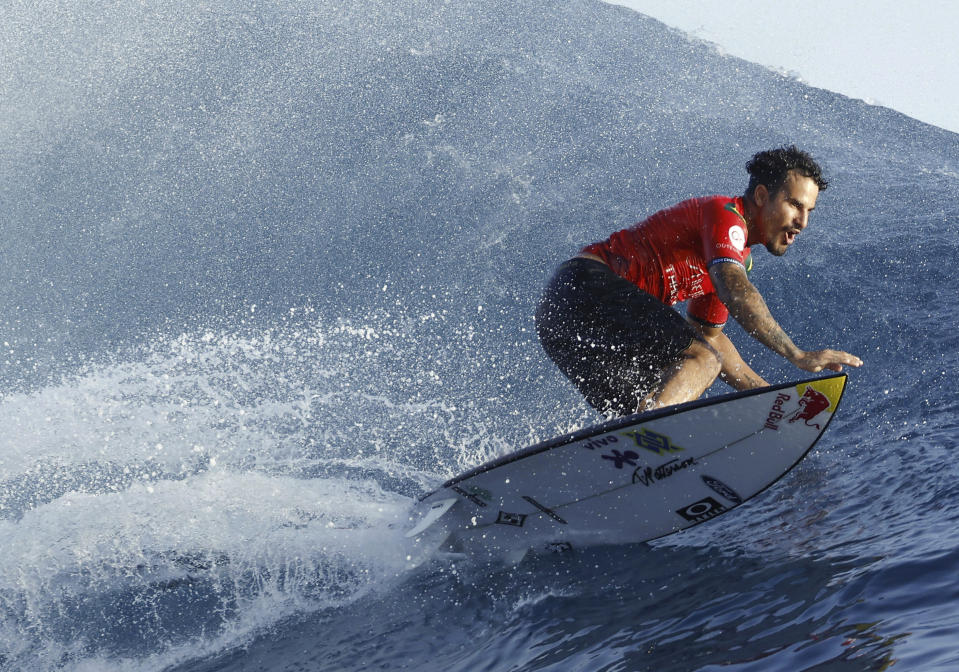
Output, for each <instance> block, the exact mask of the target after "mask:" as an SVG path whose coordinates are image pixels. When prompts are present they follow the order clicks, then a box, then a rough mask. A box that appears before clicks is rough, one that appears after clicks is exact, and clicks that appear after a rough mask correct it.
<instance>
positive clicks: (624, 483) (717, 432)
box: [407, 374, 846, 557]
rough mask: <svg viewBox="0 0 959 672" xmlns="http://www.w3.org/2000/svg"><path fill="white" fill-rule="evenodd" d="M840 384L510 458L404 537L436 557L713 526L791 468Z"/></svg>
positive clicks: (752, 397)
mask: <svg viewBox="0 0 959 672" xmlns="http://www.w3.org/2000/svg"><path fill="white" fill-rule="evenodd" d="M845 386H846V375H845V374H833V375H829V376H825V377H822V378H815V379H809V380H802V381H797V382H793V383H786V384H782V385H774V386H771V387H766V388H761V389H757V390H749V391H746V392H737V393H733V394H727V395H723V396H718V397H712V398H709V399H703V400H699V401H694V402H690V403H687V404H681V405H678V406H672V407H668V408H665V409H660V410H657V411H651V412H648V413H642V414H638V415H631V416H628V417H625V418H620V419H617V420H613V421H610V422H607V423H604V424H601V425H597V426H595V427H591V428H588V429H584V430H581V431H578V432H574V433H572V434H567V435H565V436H561V437H558V438H556V439H552V440H550V441H546V442H544V443H540V444H537V445H535V446H531V447H529V448H525V449H523V450H519V451H517V452H514V453H511V454H509V455H505V456H503V457H501V458H499V459H496V460H493V461H491V462H488V463H486V464H483V465H481V466H479V467H476V468H475V469H471V470H470V471H467V472H465V473H463V474H460V475H459V476H457V477H455V478H453V479H450V480H449V481H447V482H446V483H444V484H443V485H442V486H441V487H440V488H438V489H437V490H435V491H434V492H431V493H430V494H428V495H426V496H425V497H423V498H422V499H421V500H420V501H419V502H418V503H417V505H416V506H415V507H414V509H413V512H412V515H411V518H410V520H411V529H410V530H409V531H408V532H407V536H408V537H412V538H416V539H417V540H419V542H420V543H423V544H430V545H435V546H436V547H438V548H441V549H442V550H444V551H448V552H456V553H466V554H470V555H476V554H480V555H490V556H497V557H502V556H504V555H510V554H514V555H515V554H516V553H517V552H525V551H526V550H529V549H541V550H555V551H565V550H569V549H571V548H575V547H579V546H589V545H598V544H620V543H635V542H642V541H650V540H652V539H656V538H658V537H662V536H664V535H667V534H672V533H673V532H678V531H679V530H682V529H685V528H687V527H691V526H693V525H697V524H699V523H703V522H706V521H707V520H711V519H713V518H715V517H716V516H719V515H721V514H723V513H726V512H727V511H729V510H731V509H733V508H735V507H736V506H739V505H740V504H742V503H743V502H745V501H747V500H749V499H750V498H752V497H755V496H756V495H757V494H759V493H760V492H762V491H763V490H765V489H766V488H768V487H769V486H770V485H772V484H773V483H775V482H776V481H777V480H779V479H780V478H781V477H782V476H783V475H784V474H785V473H786V472H788V471H789V470H790V469H792V468H793V467H794V466H795V465H796V464H797V463H798V462H799V461H800V460H801V459H802V458H803V457H804V456H805V455H806V453H808V452H809V450H810V449H811V448H812V447H813V445H815V443H816V441H817V440H818V439H819V437H820V436H822V433H823V432H824V431H825V430H826V427H827V425H828V424H829V421H830V420H831V419H832V417H833V414H834V413H835V411H836V407H837V405H838V404H839V400H840V398H841V397H842V393H843V390H844V389H845Z"/></svg>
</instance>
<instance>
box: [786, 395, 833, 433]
mask: <svg viewBox="0 0 959 672" xmlns="http://www.w3.org/2000/svg"><path fill="white" fill-rule="evenodd" d="M829 405H830V401H829V397H827V396H826V395H825V394H823V393H822V392H819V391H817V390H814V389H813V388H812V387H811V386H809V385H807V386H806V391H805V392H803V395H802V397H800V399H799V410H798V411H796V412H795V413H793V414H792V415H790V416H789V422H790V423H792V422H797V421H799V420H802V421H804V422H805V423H806V424H807V425H808V426H809V427H815V428H816V429H822V427H821V426H820V425H818V424H816V423H814V422H811V420H814V419H815V418H816V416H817V415H819V414H820V413H822V412H823V411H825V410H826V409H827V408H829Z"/></svg>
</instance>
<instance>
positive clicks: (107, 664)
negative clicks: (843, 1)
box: [0, 0, 959, 672]
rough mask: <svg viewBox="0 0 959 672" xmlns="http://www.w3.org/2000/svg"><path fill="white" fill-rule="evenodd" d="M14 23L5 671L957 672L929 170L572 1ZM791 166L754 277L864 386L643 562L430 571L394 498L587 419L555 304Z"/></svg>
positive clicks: (940, 175) (612, 557) (737, 72)
mask: <svg viewBox="0 0 959 672" xmlns="http://www.w3.org/2000/svg"><path fill="white" fill-rule="evenodd" d="M0 26H2V27H3V34H4V40H3V42H2V44H0V110H2V114H0V143H2V144H0V222H2V226H0V240H2V247H0V255H2V259H0V261H2V263H0V343H2V345H3V352H2V357H0V383H2V387H0V390H2V391H0V670H4V671H7V670H10V671H11V672H12V671H14V670H17V671H19V670H78V671H87V670H98V671H99V670H178V671H184V672H185V671H187V670H189V671H200V670H203V671H213V670H217V671H220V670H223V671H240V670H331V671H333V670H342V671H351V670H370V669H426V670H463V671H473V670H489V671H505V670H516V671H518V670H563V671H568V670H583V671H594V670H608V671H630V670H677V671H685V670H701V671H718V670H737V671H740V672H742V671H751V670H763V671H768V670H789V671H794V670H881V669H887V668H889V667H890V666H892V665H893V664H895V669H903V670H954V669H956V668H957V667H959V652H957V649H956V647H955V642H956V641H957V637H959V615H957V613H956V609H955V607H954V605H955V604H956V600H957V599H959V582H957V581H956V579H955V576H956V570H957V567H959V533H957V532H956V529H957V522H959V485H957V483H959V478H957V476H959V467H957V466H956V464H955V461H954V454H955V450H956V448H957V442H959V397H957V394H956V386H955V381H956V379H957V375H959V362H957V355H956V353H957V352H959V336H957V332H956V328H955V314H956V311H957V309H959V300H957V298H956V294H955V291H954V286H955V285H956V281H957V275H956V270H955V261H956V259H957V258H959V249H957V248H959V243H957V240H956V235H955V230H956V225H957V222H959V205H957V203H959V201H957V198H956V197H957V195H959V136H957V135H955V134H951V133H949V132H946V131H943V130H940V129H937V128H934V127H931V126H927V125H924V124H921V123H919V122H916V121H913V120H911V119H908V118H906V117H904V116H902V115H899V114H897V113H895V112H893V111H891V110H887V109H884V108H880V107H873V106H869V105H866V104H865V103H862V102H859V101H854V100H850V99H847V98H844V97H842V96H839V95H836V94H833V93H830V92H827V91H823V90H818V89H813V88H810V87H808V86H805V85H804V84H802V83H801V82H798V81H796V80H794V79H790V78H788V77H784V76H782V75H779V74H776V73H773V72H771V71H769V70H766V69H763V68H760V67H758V66H755V65H752V64H749V63H746V62H743V61H740V60H737V59H734V58H730V57H726V56H723V55H721V54H720V53H718V52H717V51H716V50H715V49H713V48H712V47H711V46H709V45H707V44H703V43H700V42H697V41H695V40H691V39H689V38H687V37H686V36H684V35H682V34H680V33H677V32H675V31H672V30H670V29H668V28H666V27H665V26H663V25H662V24H659V23H657V22H655V21H653V20H651V19H647V18H645V17H643V16H641V15H639V14H636V13H633V12H630V11H628V10H625V9H623V8H619V7H612V6H608V5H605V4H603V3H600V2H596V1H592V0H589V1H587V0H572V1H569V2H562V3H557V2H551V1H547V0H530V1H529V2H522V3H517V2H514V1H512V0H509V1H507V0H476V1H475V2H474V1H472V0H456V1H455V2H440V1H426V0H407V1H405V2H394V1H393V0H390V1H388V2H387V1H386V0H382V1H381V0H371V1H370V2H363V3H340V2H334V1H333V0H317V1H315V2H309V3H306V2H292V1H287V0H265V1H259V2H256V3H253V2H246V3H233V2H213V3H195V2H177V1H175V0H146V1H145V2H139V3H130V2H127V1H126V0H93V1H91V2H87V3H85V4H84V5H83V7H82V8H80V7H79V6H78V5H77V4H76V3H70V2H65V1H63V0H37V1H36V2H32V3H5V4H4V5H3V7H0ZM837 67H841V64H837ZM782 143H797V144H799V145H801V146H803V147H804V148H806V149H808V150H809V151H810V152H812V153H813V154H814V155H815V156H817V157H818V158H819V159H820V160H821V162H822V163H823V164H824V166H825V168H826V171H827V174H828V176H829V178H830V179H831V180H832V184H831V186H830V187H829V189H828V190H827V191H825V192H823V194H822V195H821V197H820V199H819V203H818V207H817V209H816V213H815V216H814V218H813V222H812V225H811V226H810V228H809V229H808V230H807V231H806V232H804V233H803V235H802V236H800V238H799V241H798V242H797V243H796V245H795V246H794V248H795V249H793V250H791V251H790V253H789V254H788V255H787V256H786V257H783V258H781V259H779V258H774V257H772V256H770V255H768V254H767V253H765V252H762V251H760V252H758V253H757V255H756V268H755V270H754V272H753V276H752V279H753V281H754V282H755V284H756V285H757V286H758V287H759V288H760V291H761V292H762V293H763V295H764V296H765V298H766V301H767V303H768V304H769V305H770V307H771V309H772V311H773V313H774V314H775V315H776V316H777V317H778V318H779V319H780V321H781V323H782V324H783V325H784V327H785V328H786V329H787V330H788V331H789V332H790V333H791V334H792V335H793V336H794V338H795V340H796V341H797V342H798V343H799V344H800V345H802V346H804V347H807V348H820V347H839V348H842V349H845V350H848V351H851V352H853V353H856V354H858V355H860V356H861V357H862V358H863V359H864V360H865V366H864V367H863V368H862V369H860V370H856V371H853V372H851V377H850V383H849V389H848V392H847V396H846V398H845V399H844V400H843V404H842V406H841V408H840V411H839V413H838V414H837V417H836V418H835V420H834V422H833V423H832V425H831V426H830V429H829V432H828V433H827V434H826V435H825V437H824V439H823V440H822V441H821V442H820V444H819V445H818V446H817V448H816V449H815V450H814V451H813V452H812V453H811V454H810V455H809V457H808V458H807V459H806V460H805V461H804V462H803V463H802V464H800V465H799V467H797V468H796V469H795V470H794V471H793V472H792V473H791V474H790V475H789V476H788V477H786V478H785V479H783V480H782V481H781V482H779V483H778V484H777V485H776V486H775V487H774V488H772V489H770V490H769V491H767V492H765V493H764V494H763V495H761V496H760V497H758V498H756V499H755V500H753V501H750V502H748V503H747V504H745V505H744V506H742V507H741V508H739V509H737V510H735V511H733V512H731V513H730V514H728V515H726V516H723V517H722V518H719V519H717V520H714V521H710V522H709V523H708V524H706V525H702V526H699V527H697V528H695V529H693V530H690V531H688V532H686V533H683V534H681V535H674V536H672V537H668V538H666V539H663V540H660V541H658V542H655V543H653V544H649V545H635V546H634V545H620V546H616V545H612V546H608V547H597V548H591V549H582V550H580V551H578V552H577V553H576V554H571V555H566V556H548V557H529V558H527V559H525V560H523V561H522V562H521V563H520V564H518V565H515V566H509V565H506V564H496V565H476V564H470V563H469V562H454V561H453V560H451V559H449V558H444V557H423V553H422V551H421V549H418V548H416V547H415V546H412V545H411V544H410V542H408V541H407V540H406V539H405V538H404V537H403V535H402V529H403V526H404V525H405V524H406V520H407V514H408V511H409V508H410V506H411V504H412V502H413V501H414V500H415V498H416V496H417V495H418V494H420V493H422V492H423V491H424V490H426V489H429V488H431V487H433V486H435V485H436V484H437V483H438V482H440V481H442V480H443V479H445V478H448V477H450V476H451V475H453V474H455V473H457V472H459V471H462V470H464V469H467V468H470V467H473V466H475V465H477V464H479V463H481V462H483V461H485V460H487V459H491V458H493V457H496V456H499V455H502V454H504V453H506V452H508V451H510V450H513V449H515V448H519V447H522V446H524V445H528V444H530V443H533V442H536V441H540V440H544V439H547V438H549V437H551V436H554V435H557V434H560V433H563V432H567V431H571V430H573V429H576V428H580V427H584V426H587V425H590V424H594V423H596V422H598V421H599V420H600V418H599V417H598V416H596V415H595V414H594V413H593V412H592V411H591V410H590V409H589V408H587V407H586V406H585V405H584V403H583V402H582V400H581V399H580V398H579V396H578V395H577V393H576V392H575V391H574V390H573V389H572V388H571V387H570V386H569V384H568V383H567V382H565V381H564V380H563V379H562V377H561V376H560V375H559V374H558V373H557V372H556V371H555V370H554V369H553V367H552V366H551V365H550V364H549V362H548V361H547V360H546V359H545V357H544V355H543V354H542V353H541V351H540V349H539V346H538V344H537V343H536V340H535V336H534V334H533V329H532V326H533V325H532V314H533V307H534V305H535V302H536V300H537V296H538V294H539V291H540V288H541V287H542V284H543V282H544V281H545V279H546V277H547V276H548V274H549V273H550V271H551V268H552V267H553V266H554V265H555V264H557V263H559V262H561V261H562V260H564V259H566V258H567V257H569V256H570V255H571V254H573V253H574V252H575V251H576V250H577V249H578V247H579V246H581V245H582V244H584V243H588V242H591V241H593V240H596V239H599V238H601V237H605V236H606V235H608V233H609V232H611V231H613V230H615V229H617V228H621V227H623V226H626V225H628V224H630V223H632V222H634V221H636V220H638V219H640V218H642V217H643V216H645V215H647V214H650V213H651V212H653V211H655V210H657V209H659V208H661V207H664V206H667V205H670V204H672V203H674V202H675V201H677V200H679V199H682V198H685V197H689V196H693V195H703V194H712V193H725V194H738V193H741V192H742V190H743V188H744V186H745V179H744V178H745V172H744V170H743V166H744V164H745V162H746V160H747V159H748V158H749V157H750V156H751V155H752V154H753V153H754V152H755V151H758V150H760V149H765V148H769V147H773V146H777V145H779V144H782ZM728 331H729V333H730V335H731V337H732V338H733V339H734V341H735V342H736V343H737V344H738V345H739V346H740V348H741V351H742V352H743V353H744V355H746V356H747V358H748V359H750V361H751V362H752V363H753V364H754V367H755V368H756V369H757V370H759V371H760V372H761V373H763V375H765V376H766V377H767V378H768V379H769V380H772V381H776V382H782V381H786V380H789V379H790V378H794V377H799V376H801V375H804V374H802V373H801V372H798V371H796V370H792V369H790V367H789V365H788V364H786V363H785V362H784V361H782V360H780V359H778V358H777V357H775V356H774V355H772V354H771V353H769V352H767V351H765V350H764V349H763V348H762V347H761V346H759V345H757V344H755V343H754V342H751V341H750V340H749V339H748V338H747V337H746V336H745V335H744V334H743V333H742V331H741V330H740V329H739V328H738V327H737V326H736V325H731V326H730V327H729V329H728ZM719 392H722V389H720V387H719V386H717V387H716V388H715V389H713V390H712V391H711V394H716V393H719Z"/></svg>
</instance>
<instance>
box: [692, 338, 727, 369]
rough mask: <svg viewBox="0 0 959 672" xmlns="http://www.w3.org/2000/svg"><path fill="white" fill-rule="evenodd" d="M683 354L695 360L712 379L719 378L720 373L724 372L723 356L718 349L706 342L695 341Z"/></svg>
mask: <svg viewBox="0 0 959 672" xmlns="http://www.w3.org/2000/svg"><path fill="white" fill-rule="evenodd" d="M683 354H684V355H685V356H686V357H687V358H689V359H693V360H695V361H696V363H697V364H699V365H700V366H702V367H703V369H704V370H705V371H706V372H708V373H709V375H710V376H711V377H712V378H715V377H716V376H718V375H719V372H720V371H722V368H723V357H722V355H720V354H719V351H718V350H716V348H714V347H713V346H711V345H710V344H709V343H706V342H705V341H700V340H695V341H693V342H692V344H691V345H690V346H689V347H688V348H686V352H685V353H683Z"/></svg>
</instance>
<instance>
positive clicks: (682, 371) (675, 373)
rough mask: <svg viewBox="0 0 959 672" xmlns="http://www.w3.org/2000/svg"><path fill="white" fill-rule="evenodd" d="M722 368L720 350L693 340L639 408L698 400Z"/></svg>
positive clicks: (649, 408)
mask: <svg viewBox="0 0 959 672" xmlns="http://www.w3.org/2000/svg"><path fill="white" fill-rule="evenodd" d="M721 369H722V360H721V358H720V355H719V353H718V352H717V351H716V350H715V349H713V348H712V347H711V346H710V345H708V344H706V343H704V342H703V341H699V340H695V341H693V342H692V343H691V344H690V346H689V347H688V348H686V349H685V350H684V351H683V353H682V354H681V355H680V357H679V359H678V360H677V361H676V363H675V364H673V365H672V366H671V367H669V368H668V369H666V371H665V372H663V382H662V384H661V385H660V386H659V389H658V390H657V391H655V392H654V393H653V394H651V395H650V397H647V399H646V400H644V402H645V404H644V406H645V408H642V407H641V408H639V409H638V410H639V411H644V410H652V409H654V408H663V407H664V406H672V405H673V404H681V403H683V402H686V401H693V400H694V399H699V397H700V396H702V394H703V392H705V391H706V390H707V389H709V386H710V385H712V384H713V381H715V380H716V376H718V375H719V372H720V370H721Z"/></svg>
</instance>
